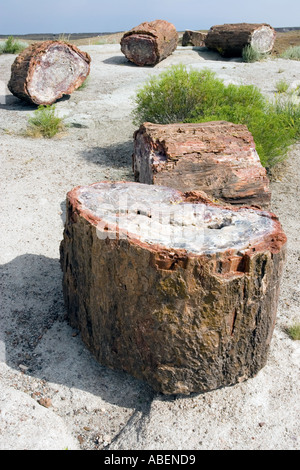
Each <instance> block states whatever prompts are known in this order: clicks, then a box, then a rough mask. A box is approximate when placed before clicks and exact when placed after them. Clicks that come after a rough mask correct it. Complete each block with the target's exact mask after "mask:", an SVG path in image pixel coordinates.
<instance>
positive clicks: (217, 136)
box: [133, 121, 271, 209]
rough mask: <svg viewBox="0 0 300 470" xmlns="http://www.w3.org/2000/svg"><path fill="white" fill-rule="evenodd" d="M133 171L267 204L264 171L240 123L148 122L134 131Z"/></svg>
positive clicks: (138, 177) (240, 201)
mask: <svg viewBox="0 0 300 470" xmlns="http://www.w3.org/2000/svg"><path fill="white" fill-rule="evenodd" d="M133 171H134V177H135V181H137V182H140V183H146V184H156V185H162V186H170V187H172V188H175V189H178V190H180V191H191V190H198V191H204V192H205V193H206V194H207V195H208V196H209V197H211V198H213V199H217V200H218V201H220V202H221V203H222V202H223V203H225V204H235V205H253V206H257V207H259V208H264V209H267V208H269V205H270V199H271V192H270V189H269V180H268V177H267V174H266V170H265V168H264V167H263V166H262V165H261V163H260V160H259V156H258V154H257V152H256V150H255V143H254V140H253V137H252V134H251V133H250V132H249V131H248V129H247V127H246V126H244V125H240V124H233V123H230V122H226V121H211V122H205V123H200V124H189V123H187V124H165V125H164V124H152V123H149V122H146V123H144V124H142V125H141V126H140V128H139V129H138V130H137V131H136V132H135V134H134V153H133Z"/></svg>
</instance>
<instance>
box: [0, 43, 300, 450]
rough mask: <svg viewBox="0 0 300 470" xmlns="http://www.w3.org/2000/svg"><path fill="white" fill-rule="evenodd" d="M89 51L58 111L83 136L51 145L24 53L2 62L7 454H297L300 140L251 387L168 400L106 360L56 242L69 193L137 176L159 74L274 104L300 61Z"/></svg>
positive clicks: (2, 376)
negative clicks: (268, 335) (145, 89)
mask: <svg viewBox="0 0 300 470" xmlns="http://www.w3.org/2000/svg"><path fill="white" fill-rule="evenodd" d="M82 49H84V50H86V51H88V52H89V53H90V54H91V57H92V68H91V74H90V79H89V82H88V86H87V87H86V88H85V89H84V90H81V91H76V92H74V93H73V94H72V95H71V97H70V98H69V99H64V100H62V101H60V102H59V103H57V110H58V111H59V113H60V114H61V115H64V116H66V117H67V120H68V122H69V123H71V124H72V125H73V127H71V128H70V129H69V130H68V132H67V133H65V134H64V135H63V136H61V137H55V138H53V139H51V140H46V139H33V138H28V137H23V136H22V131H23V130H24V129H25V127H26V122H27V118H28V115H29V113H31V112H32V111H33V110H34V108H33V107H31V106H29V105H27V104H24V103H22V102H21V101H19V100H18V99H17V98H15V97H13V96H12V95H10V93H9V92H8V90H7V88H6V83H7V82H8V80H9V77H10V66H11V63H12V62H13V60H14V58H15V56H11V55H2V56H0V80H1V81H0V156H1V176H0V178H1V179H0V181H1V193H0V194H1V201H0V222H1V233H0V237H1V238H0V246H1V251H0V263H1V266H0V285H1V298H0V360H1V362H0V449H1V450H3V449H7V450H8V449H15V450H17V449H31V450H38V449H41V450H46V449H58V450H60V449H61V450H62V449H113V450H117V449H126V450H134V449H150V450H153V449H157V450H180V449H182V450H197V449H199V450H208V449H214V450H220V449H231V450H237V449H242V450H246V449H251V450H258V449H266V450H271V449H276V450H280V449H286V450H296V449H299V447H300V422H299V414H300V413H299V412H300V409H299V362H300V348H299V341H293V340H291V339H290V338H289V337H288V335H287V334H286V332H285V327H286V326H289V325H291V324H293V323H294V322H295V321H299V320H300V312H299V307H300V242H299V239H300V209H299V207H300V206H299V199H300V191H299V187H300V144H296V145H294V146H293V147H291V149H290V151H289V159H288V162H287V164H286V165H285V168H284V172H283V173H282V175H281V176H279V177H278V179H277V180H276V181H273V182H272V192H273V202H272V206H273V207H272V208H273V211H274V212H275V213H276V214H277V215H278V216H279V217H280V220H281V222H282V224H283V227H284V229H285V231H286V234H287V236H288V258H287V263H286V268H285V272H284V276H283V280H282V288H281V297H280V302H279V306H278V318H277V324H276V327H275V331H274V336H273V339H272V343H271V349H270V353H269V357H268V362H267V365H266V366H265V367H264V368H263V369H262V370H261V371H260V372H259V373H258V375H257V376H256V377H255V378H253V379H250V380H248V381H247V382H244V383H240V384H238V385H235V386H232V387H227V388H223V389H219V390H215V391H212V392H209V393H206V394H193V395H191V396H189V397H184V396H172V397H165V396H163V395H160V394H156V393H153V391H152V390H151V389H150V388H149V387H148V386H147V385H146V384H144V383H141V382H139V381H137V380H135V379H133V378H132V377H131V376H129V375H128V374H125V373H122V372H116V371H112V370H109V369H107V368H105V367H102V366H101V365H99V364H98V363H97V362H96V361H95V359H94V358H93V357H92V355H91V354H90V353H89V351H88V350H87V349H86V347H85V346H84V345H83V343H82V341H81V339H80V335H78V332H77V331H74V330H73V329H72V328H71V327H70V326H69V325H68V323H67V321H66V316H65V309H64V305H63V299H62V288H61V279H62V273H61V270H60V265H59V244H60V241H61V239H62V233H63V221H64V214H65V196H66V193H67V192H68V191H69V190H70V189H72V188H73V187H74V186H77V185H86V184H90V183H94V182H97V181H101V180H123V179H127V180H133V175H132V169H131V154H132V146H133V138H132V135H133V132H134V130H135V129H136V128H135V126H134V125H133V124H132V121H131V118H130V112H131V110H132V108H133V101H132V97H133V96H134V94H135V91H136V89H137V88H138V87H139V86H141V85H142V84H143V83H144V81H145V80H146V79H147V78H148V77H150V76H151V75H157V74H159V73H160V72H161V71H162V70H163V69H165V68H166V67H168V66H169V65H171V64H177V63H184V64H186V65H188V66H189V65H192V66H194V67H196V68H198V69H201V68H204V67H205V68H210V69H211V70H214V71H215V72H216V73H217V75H218V76H219V77H220V78H222V79H224V81H225V82H226V83H228V82H234V83H244V84H254V85H257V86H258V87H259V88H260V89H261V90H262V91H263V92H264V93H266V94H268V95H270V96H271V95H274V92H275V84H276V82H277V81H279V80H280V79H284V80H286V81H287V82H288V83H290V84H291V86H296V85H297V84H299V83H300V62H296V61H287V60H282V59H276V60H270V59H269V60H267V61H264V62H261V63H254V64H245V63H242V62H240V61H234V60H230V61H225V60H220V57H219V56H218V55H215V54H210V55H208V54H207V53H205V52H203V51H199V50H195V49H194V50H193V49H192V48H178V49H177V51H176V52H175V53H174V54H173V55H172V56H171V57H169V58H167V59H166V60H165V61H163V62H162V63H160V64H158V65H157V66H156V67H154V68H151V67H143V68H139V67H136V66H134V65H132V64H130V63H128V62H127V61H126V59H125V57H124V56H123V54H122V53H121V52H120V48H119V46H118V45H111V46H109V45H106V46H87V47H82ZM41 398H48V399H50V400H51V402H50V406H49V407H48V408H46V407H44V406H42V405H41V404H40V403H39V400H40V399H41Z"/></svg>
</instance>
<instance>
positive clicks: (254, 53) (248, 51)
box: [242, 44, 265, 63]
mask: <svg viewBox="0 0 300 470" xmlns="http://www.w3.org/2000/svg"><path fill="white" fill-rule="evenodd" d="M264 58H265V54H262V53H261V52H259V51H258V50H256V49H255V48H254V47H253V46H251V45H250V44H249V45H247V46H245V47H244V48H243V50H242V59H243V62H250V63H251V62H258V61H260V60H262V59H264Z"/></svg>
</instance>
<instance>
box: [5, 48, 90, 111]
mask: <svg viewBox="0 0 300 470" xmlns="http://www.w3.org/2000/svg"><path fill="white" fill-rule="evenodd" d="M90 62H91V58H90V56H89V55H88V54H87V53H86V52H82V51H80V50H79V49H78V48H77V47H76V46H74V45H72V44H67V43H65V42H62V41H45V42H42V43H36V44H33V45H32V46H29V47H28V48H27V49H25V50H24V51H23V52H21V53H20V54H19V55H18V57H17V58H16V60H15V61H14V63H13V65H12V67H11V78H10V81H9V83H8V88H9V90H10V91H11V93H12V94H13V95H15V96H17V97H18V98H20V99H22V100H25V101H29V102H30V103H33V104H37V105H51V104H53V103H54V102H55V101H57V100H58V99H59V98H61V97H62V96H63V95H70V94H71V93H72V92H73V91H74V90H76V89H77V88H78V87H80V85H82V83H83V82H84V81H85V79H86V78H87V76H88V75H89V73H90Z"/></svg>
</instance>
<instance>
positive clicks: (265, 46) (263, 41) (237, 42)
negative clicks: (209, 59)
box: [205, 23, 276, 57]
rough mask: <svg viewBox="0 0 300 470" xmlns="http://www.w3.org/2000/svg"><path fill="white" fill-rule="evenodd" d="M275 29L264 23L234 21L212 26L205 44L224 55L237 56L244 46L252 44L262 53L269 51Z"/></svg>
mask: <svg viewBox="0 0 300 470" xmlns="http://www.w3.org/2000/svg"><path fill="white" fill-rule="evenodd" d="M275 36H276V31H275V29H274V28H272V26H270V25H269V24H266V23H258V24H257V23H234V24H223V25H216V26H212V27H211V28H210V30H209V31H208V33H207V36H206V38H205V45H206V47H208V48H210V49H214V50H216V51H218V52H219V53H220V54H221V55H223V56H224V57H235V56H236V57H239V56H241V55H242V51H243V49H244V47H245V46H248V45H250V46H252V47H253V48H254V49H256V50H257V51H258V52H261V53H262V54H265V53H268V52H271V51H272V49H273V46H274V42H275Z"/></svg>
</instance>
